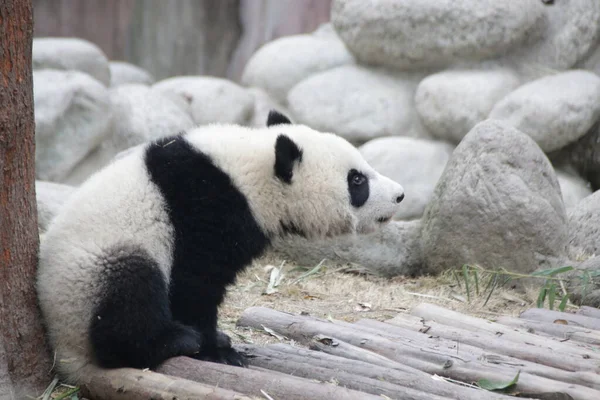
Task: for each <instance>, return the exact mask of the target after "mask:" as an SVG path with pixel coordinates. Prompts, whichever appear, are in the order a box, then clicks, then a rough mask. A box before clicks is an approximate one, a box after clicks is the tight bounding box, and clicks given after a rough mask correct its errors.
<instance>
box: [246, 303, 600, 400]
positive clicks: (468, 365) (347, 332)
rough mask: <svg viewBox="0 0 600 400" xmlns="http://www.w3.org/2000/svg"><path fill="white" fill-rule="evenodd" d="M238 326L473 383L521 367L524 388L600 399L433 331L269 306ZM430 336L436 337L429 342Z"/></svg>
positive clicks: (510, 374)
mask: <svg viewBox="0 0 600 400" xmlns="http://www.w3.org/2000/svg"><path fill="white" fill-rule="evenodd" d="M238 325H239V326H245V327H252V328H255V329H261V330H262V329H263V326H264V327H268V328H270V329H272V330H274V331H275V332H278V333H280V334H282V335H285V336H287V337H289V338H292V339H294V340H296V341H298V342H300V343H304V344H308V343H309V342H310V341H311V339H312V338H313V337H315V336H316V335H320V334H321V335H326V336H330V337H332V338H335V339H336V340H338V341H345V342H348V343H350V344H352V345H355V346H358V347H362V348H364V349H368V350H371V351H374V352H376V353H378V354H380V355H385V356H386V357H387V358H390V359H392V360H394V361H396V362H399V363H402V364H405V365H409V366H411V367H413V368H417V369H420V370H422V371H424V372H427V373H429V374H437V375H440V376H445V377H447V378H451V379H455V380H458V381H461V382H467V383H471V382H474V381H478V380H480V379H490V380H494V381H497V380H501V381H507V382H508V381H510V380H512V379H513V378H514V377H515V375H516V373H517V371H518V370H520V371H521V373H520V377H519V382H518V383H517V385H516V386H517V389H518V390H521V391H525V392H531V393H535V392H537V393H542V392H564V393H567V394H569V395H571V396H573V397H574V398H577V399H589V400H597V399H599V398H600V391H598V390H594V389H591V388H588V387H585V386H581V385H576V384H568V383H565V382H561V381H559V380H554V379H548V378H544V377H540V376H535V375H532V374H531V373H529V372H527V370H526V369H527V368H526V367H522V366H521V365H520V364H517V365H516V366H507V365H502V364H491V363H489V362H488V361H487V360H480V359H478V358H477V357H473V356H471V355H469V354H468V353H465V352H464V351H462V346H460V347H458V348H453V349H451V350H446V349H444V348H441V347H440V346H439V345H438V344H439V341H438V340H436V339H435V338H431V337H430V336H428V335H422V336H423V337H424V338H425V339H424V341H423V342H415V341H413V340H412V339H411V340H406V339H403V338H397V339H395V340H390V339H388V338H386V337H382V336H378V335H375V334H372V333H369V332H365V331H360V330H359V329H351V328H349V327H347V326H343V325H342V324H340V323H339V322H338V321H329V320H327V321H326V320H321V319H317V318H312V317H308V316H301V315H293V314H290V313H284V312H280V311H275V310H271V309H268V308H264V307H250V308H248V309H246V310H245V311H244V312H243V313H242V316H241V317H240V319H239V320H238ZM357 328H359V327H357ZM408 332H410V331H408ZM428 339H433V340H432V341H431V342H430V343H429V344H428V345H427V340H428ZM424 343H425V345H424ZM517 368H518V369H517ZM546 368H548V367H546Z"/></svg>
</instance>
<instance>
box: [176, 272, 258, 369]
mask: <svg viewBox="0 0 600 400" xmlns="http://www.w3.org/2000/svg"><path fill="white" fill-rule="evenodd" d="M182 270H183V271H185V270H186V269H184V268H180V269H178V271H182ZM189 270H191V269H187V271H189ZM176 271H177V270H176ZM180 274H181V275H179V274H177V273H175V274H174V275H173V277H172V281H171V290H170V294H171V310H172V313H173V318H175V319H176V320H177V321H180V322H182V323H184V324H186V325H190V326H193V327H194V328H196V331H198V332H199V333H200V334H201V335H202V346H201V348H200V351H199V352H198V353H197V354H194V355H192V356H191V357H193V358H196V359H198V360H205V361H212V362H217V363H221V364H229V365H235V366H241V367H245V366H247V362H246V360H245V359H244V357H243V356H242V355H241V354H239V353H238V352H237V351H236V350H235V349H233V347H231V338H230V337H229V336H227V334H225V333H224V332H222V331H220V330H219V329H217V316H218V307H219V304H220V303H221V302H222V301H223V296H224V291H225V289H224V285H223V287H222V290H221V289H220V287H219V285H217V284H214V282H213V283H212V284H205V283H204V280H203V279H197V278H195V277H194V276H190V275H183V273H182V272H180Z"/></svg>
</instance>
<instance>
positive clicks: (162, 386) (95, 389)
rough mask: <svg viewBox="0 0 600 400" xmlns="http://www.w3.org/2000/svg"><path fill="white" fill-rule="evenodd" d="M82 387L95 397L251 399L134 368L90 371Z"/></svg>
mask: <svg viewBox="0 0 600 400" xmlns="http://www.w3.org/2000/svg"><path fill="white" fill-rule="evenodd" d="M80 389H81V393H82V394H83V395H84V396H85V397H87V398H91V399H94V400H148V399H154V400H173V399H178V400H192V399H193V400H200V399H202V400H251V398H250V397H248V396H245V395H242V394H241V393H237V392H234V391H232V390H227V389H222V388H219V387H213V386H208V385H204V384H201V383H197V382H192V381H190V380H187V379H182V378H178V377H172V376H166V375H163V374H160V373H156V372H152V371H142V370H139V369H132V368H119V369H108V370H100V369H98V370H94V371H90V373H86V374H85V375H84V376H83V377H82V383H81V385H80Z"/></svg>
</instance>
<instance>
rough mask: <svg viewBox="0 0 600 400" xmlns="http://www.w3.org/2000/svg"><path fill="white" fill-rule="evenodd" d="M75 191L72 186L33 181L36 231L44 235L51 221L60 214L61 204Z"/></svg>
mask: <svg viewBox="0 0 600 400" xmlns="http://www.w3.org/2000/svg"><path fill="white" fill-rule="evenodd" d="M74 191H75V188H74V187H73V186H69V185H63V184H60V183H54V182H46V181H35V194H36V200H37V212H38V229H39V231H40V233H44V232H45V231H46V229H48V225H49V224H50V222H51V221H52V219H53V218H54V217H55V216H56V215H57V214H58V213H59V212H60V210H61V208H62V206H63V204H64V203H65V202H66V201H67V199H68V198H69V196H71V194H72V193H73V192H74Z"/></svg>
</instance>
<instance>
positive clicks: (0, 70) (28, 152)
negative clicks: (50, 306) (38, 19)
mask: <svg viewBox="0 0 600 400" xmlns="http://www.w3.org/2000/svg"><path fill="white" fill-rule="evenodd" d="M32 37H33V15H32V7H31V0H0V105H1V106H0V244H1V248H0V321H1V322H0V342H1V343H0V348H1V349H2V351H0V397H2V396H3V395H4V396H6V397H8V398H10V397H15V398H17V397H18V398H21V397H23V396H25V395H33V396H34V397H35V396H37V395H39V394H40V393H41V392H42V391H43V390H44V387H45V386H46V385H47V384H48V383H49V382H50V377H49V375H48V373H49V371H50V368H51V363H50V359H49V357H48V353H47V345H46V341H45V336H44V333H43V327H42V324H41V318H40V314H39V309H38V306H37V297H36V293H35V286H34V282H35V271H36V265H37V251H38V246H39V238H38V227H37V212H36V199H35V130H34V129H35V122H34V114H33V78H32V73H31V47H32ZM3 388H4V389H3ZM7 388H11V389H7ZM3 391H4V393H3ZM9 393H10V394H9Z"/></svg>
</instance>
